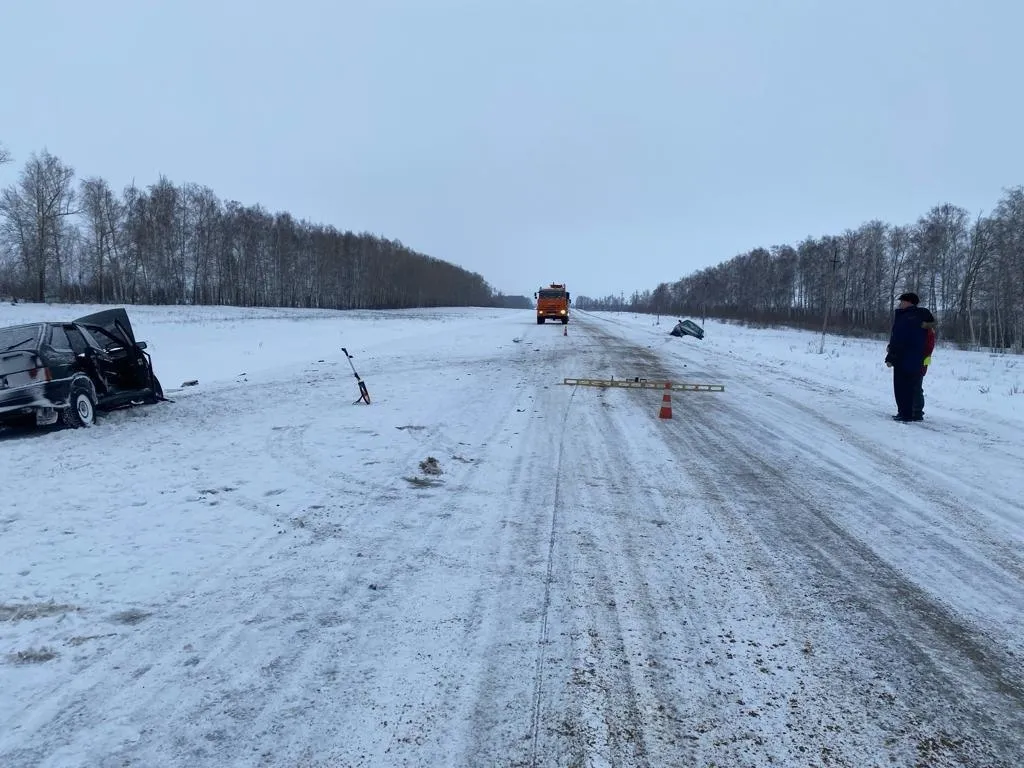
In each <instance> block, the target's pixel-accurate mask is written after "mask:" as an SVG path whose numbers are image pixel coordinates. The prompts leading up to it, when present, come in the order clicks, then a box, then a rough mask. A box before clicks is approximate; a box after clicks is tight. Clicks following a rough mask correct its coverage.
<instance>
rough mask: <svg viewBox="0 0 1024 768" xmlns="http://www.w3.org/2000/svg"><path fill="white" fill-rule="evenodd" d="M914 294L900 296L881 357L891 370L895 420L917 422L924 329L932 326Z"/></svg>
mask: <svg viewBox="0 0 1024 768" xmlns="http://www.w3.org/2000/svg"><path fill="white" fill-rule="evenodd" d="M919 303H920V299H919V298H918V296H917V294H916V293H904V294H901V295H900V297H899V306H898V307H897V308H896V313H895V315H894V317H893V321H892V333H891V334H890V335H889V346H888V349H887V351H886V355H885V364H886V365H888V366H889V367H890V368H892V389H893V394H894V395H895V397H896V410H897V413H896V415H895V416H893V419H894V420H896V421H903V422H906V421H921V419H922V418H923V417H922V416H918V415H915V413H914V401H915V399H916V398H917V397H918V394H919V393H920V392H921V389H922V383H923V378H924V377H923V375H922V366H923V364H924V358H925V343H926V341H927V335H928V329H929V328H934V327H935V316H934V315H933V314H932V313H931V312H930V311H929V310H927V309H925V308H924V307H919V306H918V304H919Z"/></svg>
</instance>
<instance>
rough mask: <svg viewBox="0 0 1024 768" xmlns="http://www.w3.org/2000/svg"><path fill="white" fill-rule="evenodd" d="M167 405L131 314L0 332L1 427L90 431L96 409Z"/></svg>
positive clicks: (107, 314) (110, 311)
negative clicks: (59, 425) (51, 426)
mask: <svg viewBox="0 0 1024 768" xmlns="http://www.w3.org/2000/svg"><path fill="white" fill-rule="evenodd" d="M163 399H165V398H164V391H163V388H162V387H161V386H160V381H159V380H158V379H157V377H156V374H155V373H154V372H153V361H152V359H151V358H150V356H149V353H148V352H146V342H144V341H136V340H135V334H134V332H133V331H132V326H131V322H130V321H129V320H128V313H127V312H126V311H125V310H124V309H108V310H104V311H102V312H97V313H95V314H91V315H86V316H85V317H80V318H78V319H77V320H74V321H71V322H63V323H62V322H38V323H26V324H23V325H14V326H10V327H8V328H0V426H33V425H39V426H43V425H48V424H55V423H57V421H58V420H60V421H61V422H62V423H63V424H64V425H65V426H68V427H85V426H90V425H91V424H93V423H94V421H95V419H96V411H97V410H112V409H114V408H120V407H122V406H126V405H131V404H134V403H139V402H144V403H155V402H158V401H160V400H163Z"/></svg>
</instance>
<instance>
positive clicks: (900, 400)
mask: <svg viewBox="0 0 1024 768" xmlns="http://www.w3.org/2000/svg"><path fill="white" fill-rule="evenodd" d="M923 379H924V377H923V376H921V372H920V371H901V370H900V369H899V368H893V369H892V391H893V394H894V395H895V396H896V411H897V413H898V415H899V416H901V417H903V418H905V419H912V418H914V415H915V414H914V411H915V407H914V406H915V403H916V402H917V398H918V395H920V396H921V402H920V405H921V410H922V411H923V410H924V392H923V390H922V388H921V384H922V382H923Z"/></svg>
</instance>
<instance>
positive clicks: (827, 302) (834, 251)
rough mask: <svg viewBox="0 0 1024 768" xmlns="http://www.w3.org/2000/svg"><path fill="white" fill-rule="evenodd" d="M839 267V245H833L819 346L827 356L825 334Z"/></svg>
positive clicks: (819, 350)
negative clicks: (830, 271)
mask: <svg viewBox="0 0 1024 768" xmlns="http://www.w3.org/2000/svg"><path fill="white" fill-rule="evenodd" d="M838 265H839V243H833V244H832V273H831V278H830V280H829V284H828V289H827V290H826V291H825V320H824V322H823V323H822V325H821V344H819V345H818V354H819V355H823V354H825V332H826V331H827V330H828V314H829V311H830V310H831V309H832V291H833V289H834V288H835V285H836V267H837V266H838Z"/></svg>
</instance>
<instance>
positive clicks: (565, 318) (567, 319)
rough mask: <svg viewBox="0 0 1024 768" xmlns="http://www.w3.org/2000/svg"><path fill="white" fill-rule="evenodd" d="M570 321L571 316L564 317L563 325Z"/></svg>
mask: <svg viewBox="0 0 1024 768" xmlns="http://www.w3.org/2000/svg"><path fill="white" fill-rule="evenodd" d="M568 322H569V318H568V317H563V318H562V325H565V324H566V323H568Z"/></svg>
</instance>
